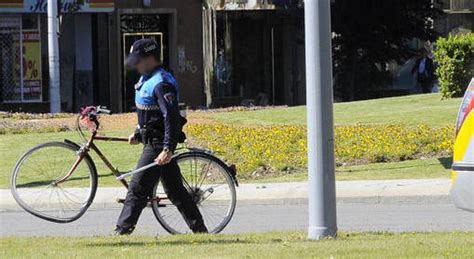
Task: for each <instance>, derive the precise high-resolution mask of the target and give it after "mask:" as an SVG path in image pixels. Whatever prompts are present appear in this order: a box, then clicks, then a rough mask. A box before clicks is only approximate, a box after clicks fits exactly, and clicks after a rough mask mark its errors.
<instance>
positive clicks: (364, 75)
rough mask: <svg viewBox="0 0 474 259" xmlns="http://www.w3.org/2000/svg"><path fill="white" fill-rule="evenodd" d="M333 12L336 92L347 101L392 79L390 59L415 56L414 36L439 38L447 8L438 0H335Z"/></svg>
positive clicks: (396, 60)
mask: <svg viewBox="0 0 474 259" xmlns="http://www.w3.org/2000/svg"><path fill="white" fill-rule="evenodd" d="M331 12H332V30H333V33H334V37H333V55H334V74H335V92H336V94H338V95H339V96H338V97H340V98H341V99H342V100H346V101H351V100H354V99H360V98H364V97H367V96H366V94H367V92H368V91H369V90H370V89H380V87H381V86H383V85H386V84H387V82H389V81H390V80H391V78H390V73H389V71H388V68H387V67H388V63H390V62H392V61H395V62H398V63H401V62H403V61H405V60H406V59H407V58H409V57H410V56H413V55H414V54H415V51H416V50H413V49H411V48H410V47H409V45H408V43H409V42H410V41H411V40H413V39H420V40H434V39H435V37H436V33H435V31H434V28H433V20H434V19H435V18H436V17H438V16H439V15H441V14H442V12H441V11H440V9H438V7H437V6H436V5H435V4H433V0H415V1H414V0H384V1H380V0H358V1H354V0H335V1H334V2H333V4H332V8H331Z"/></svg>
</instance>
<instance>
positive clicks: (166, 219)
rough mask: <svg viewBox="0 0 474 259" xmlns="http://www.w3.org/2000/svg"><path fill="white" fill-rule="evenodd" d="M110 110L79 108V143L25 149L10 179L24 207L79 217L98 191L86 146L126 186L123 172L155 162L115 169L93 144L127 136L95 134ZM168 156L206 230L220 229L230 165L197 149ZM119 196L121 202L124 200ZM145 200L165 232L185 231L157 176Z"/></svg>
mask: <svg viewBox="0 0 474 259" xmlns="http://www.w3.org/2000/svg"><path fill="white" fill-rule="evenodd" d="M110 113H111V112H110V111H109V110H107V109H105V108H103V107H101V106H97V107H95V106H89V107H86V108H84V109H82V112H81V113H80V114H79V116H78V117H77V120H76V130H77V132H78V133H79V135H80V137H81V138H82V139H83V140H84V144H82V145H79V144H77V143H75V142H73V141H70V140H67V139H65V140H64V141H63V142H47V143H43V144H40V145H38V146H35V147H33V148H32V149H30V150H28V151H27V152H26V153H25V154H24V155H23V156H22V157H21V158H20V159H19V160H18V162H17V163H16V165H15V167H14V170H13V174H12V178H11V191H12V194H13V197H14V199H15V200H16V202H17V203H18V204H19V205H20V206H21V207H22V208H23V209H24V210H26V211H27V212H29V213H30V214H32V215H34V216H37V217H39V218H42V219H44V220H48V221H52V222H56V223H69V222H73V221H75V220H77V219H79V218H80V217H81V216H82V215H83V214H84V213H85V212H86V211H87V209H88V208H89V206H90V205H91V204H92V202H93V200H94V197H95V194H96V191H97V182H98V174H97V170H96V166H95V163H94V161H93V160H92V157H91V156H90V154H89V152H90V151H94V152H95V153H96V154H97V156H98V157H99V158H100V159H101V160H102V161H103V162H104V164H105V165H106V166H107V168H108V169H109V170H110V171H111V173H112V175H114V176H115V177H116V179H117V180H118V181H120V182H121V183H122V185H123V186H124V187H125V188H128V183H127V181H126V180H125V178H126V177H129V176H131V175H133V174H135V173H137V172H140V171H143V170H146V169H147V168H149V167H152V166H156V164H155V163H152V164H150V165H147V166H144V167H142V168H138V169H136V170H133V171H129V172H120V171H119V170H118V169H117V168H116V167H114V166H113V165H112V163H111V162H110V161H109V160H108V159H107V157H106V156H105V155H104V154H103V153H102V152H101V151H100V150H99V148H98V147H97V146H96V145H95V144H94V141H117V142H125V141H128V139H127V138H118V137H106V136H100V135H98V131H99V127H100V122H99V115H100V114H110ZM86 128H87V131H86V130H85V129H86ZM89 134H90V136H88V135H89ZM173 159H176V161H177V163H178V165H179V167H180V170H181V175H182V179H183V185H184V186H185V187H186V189H187V191H188V192H189V194H190V195H191V196H192V197H193V200H194V201H195V202H196V204H197V205H198V207H199V210H200V211H201V214H202V215H203V218H204V222H205V224H206V226H207V228H208V230H209V232H210V233H219V232H221V231H222V230H223V229H224V228H225V227H226V226H227V224H228V223H229V222H230V220H231V218H232V216H233V214H234V211H235V206H236V190H235V187H237V186H238V181H237V178H236V169H235V166H233V165H227V164H226V163H224V162H223V161H222V160H221V159H219V158H218V157H216V156H214V155H213V153H212V152H211V151H208V150H203V149H198V148H188V147H183V148H180V149H179V150H178V152H177V153H176V154H175V155H174V156H173ZM118 201H119V202H123V199H122V200H120V199H119V200H118ZM149 205H150V206H151V208H152V210H153V213H154V215H155V217H156V219H157V220H158V222H159V223H160V225H161V226H162V227H163V228H164V229H165V230H166V231H167V232H169V233H171V234H183V233H190V230H189V228H188V226H187V224H186V223H185V221H184V220H183V219H182V217H181V215H180V213H179V211H178V209H177V208H176V206H174V205H173V203H171V201H170V200H169V199H168V198H167V197H166V194H165V192H164V190H163V186H162V184H161V183H160V181H158V182H157V183H156V185H155V187H154V191H153V197H152V198H150V199H149Z"/></svg>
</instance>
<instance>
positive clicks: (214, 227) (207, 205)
mask: <svg viewBox="0 0 474 259" xmlns="http://www.w3.org/2000/svg"><path fill="white" fill-rule="evenodd" d="M174 159H176V160H177V163H178V166H179V169H180V171H181V176H182V180H183V186H184V187H185V188H186V189H187V191H188V193H189V194H190V195H191V197H192V199H193V201H194V202H195V203H196V204H197V206H198V208H199V211H200V212H201V214H202V217H203V220H204V224H205V225H206V227H207V229H208V231H209V232H210V233H219V232H221V231H222V230H223V229H224V228H225V227H226V226H227V224H228V223H229V221H230V220H231V218H232V216H233V214H234V210H235V205H236V193H235V183H234V178H233V177H232V175H231V171H230V168H229V167H228V166H227V165H226V164H225V163H224V162H222V161H221V160H220V159H218V158H217V157H215V156H212V155H209V154H206V153H203V152H187V153H182V154H179V155H178V156H177V157H176V158H174ZM154 193H155V197H158V199H153V201H152V209H153V213H154V214H155V216H156V218H157V219H158V222H159V223H160V224H161V226H163V228H164V229H165V230H166V231H168V232H169V233H171V234H186V233H191V230H190V229H189V227H188V225H187V224H186V222H185V221H184V219H183V216H182V215H181V213H180V211H179V210H178V208H177V207H176V206H175V205H174V204H173V203H172V202H171V201H170V200H169V199H168V198H167V196H166V193H165V191H164V188H163V185H162V184H161V181H160V182H158V183H157V184H156V186H155V190H154Z"/></svg>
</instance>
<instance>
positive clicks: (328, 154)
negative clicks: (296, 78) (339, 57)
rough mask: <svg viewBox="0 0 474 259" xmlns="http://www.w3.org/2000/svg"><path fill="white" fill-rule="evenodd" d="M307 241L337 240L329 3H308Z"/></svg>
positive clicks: (325, 0)
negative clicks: (330, 238) (331, 238)
mask: <svg viewBox="0 0 474 259" xmlns="http://www.w3.org/2000/svg"><path fill="white" fill-rule="evenodd" d="M304 8H305V44H306V45H305V46H306V47H305V49H306V105H307V109H308V111H307V123H308V176H309V196H308V203H309V204H308V207H309V208H308V211H309V227H308V239H311V240H319V239H322V238H324V237H335V236H336V234H337V219H336V182H335V176H334V130H333V125H334V123H333V107H332V106H333V95H332V58H331V13H330V11H331V6H330V0H307V1H305V7H304Z"/></svg>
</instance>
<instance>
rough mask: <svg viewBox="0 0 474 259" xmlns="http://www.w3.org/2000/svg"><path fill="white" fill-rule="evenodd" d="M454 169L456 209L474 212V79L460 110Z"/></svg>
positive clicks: (452, 191)
mask: <svg viewBox="0 0 474 259" xmlns="http://www.w3.org/2000/svg"><path fill="white" fill-rule="evenodd" d="M452 169H453V172H452V189H451V197H452V198H453V200H454V203H455V204H456V207H458V208H460V209H464V210H468V211H472V212H474V78H472V80H471V83H470V84H469V87H468V88H467V91H466V94H465V95H464V100H463V102H462V104H461V108H460V109H459V114H458V120H457V124H456V141H455V143H454V155H453V166H452Z"/></svg>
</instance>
